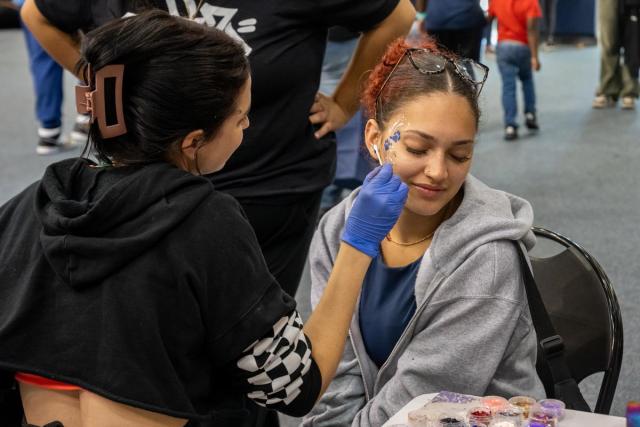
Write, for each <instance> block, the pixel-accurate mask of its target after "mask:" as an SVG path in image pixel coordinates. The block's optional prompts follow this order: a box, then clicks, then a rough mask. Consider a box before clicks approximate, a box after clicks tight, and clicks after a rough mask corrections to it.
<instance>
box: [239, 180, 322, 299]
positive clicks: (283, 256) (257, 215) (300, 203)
mask: <svg viewBox="0 0 640 427" xmlns="http://www.w3.org/2000/svg"><path fill="white" fill-rule="evenodd" d="M321 196H322V192H321V191H318V192H316V193H311V194H303V195H300V196H297V197H288V198H287V199H280V200H278V199H266V198H265V199H238V201H239V202H240V204H241V205H242V208H243V209H244V211H245V212H246V214H247V217H248V218H249V222H250V223H251V225H252V226H253V229H254V231H255V232H256V236H257V237H258V242H259V243H260V247H261V249H262V253H263V254H264V258H265V260H266V261H267V265H268V266H269V271H271V274H273V275H274V276H275V278H276V279H277V280H278V283H280V286H281V287H282V289H284V290H285V292H287V293H288V294H289V295H291V296H295V295H296V290H297V289H298V282H300V277H301V276H302V270H303V269H304V263H305V261H306V259H307V252H308V250H309V244H310V243H311V238H312V237H313V232H314V231H315V225H316V218H317V216H318V210H319V208H320V198H321Z"/></svg>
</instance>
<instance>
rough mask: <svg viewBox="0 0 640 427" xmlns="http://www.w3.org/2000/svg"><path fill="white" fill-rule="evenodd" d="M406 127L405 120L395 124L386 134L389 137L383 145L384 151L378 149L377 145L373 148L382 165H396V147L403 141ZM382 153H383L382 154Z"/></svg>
mask: <svg viewBox="0 0 640 427" xmlns="http://www.w3.org/2000/svg"><path fill="white" fill-rule="evenodd" d="M405 127H406V123H405V122H404V120H403V119H401V120H399V121H397V122H395V123H394V124H393V125H392V126H391V127H390V128H389V132H388V133H387V132H385V134H387V137H386V138H385V139H384V141H383V142H382V144H381V148H382V150H380V149H378V147H376V146H375V145H374V146H373V151H374V152H375V153H376V156H378V162H380V164H383V163H391V164H392V165H393V164H395V161H396V158H397V152H396V145H397V144H398V143H399V142H400V140H401V139H402V129H404V128H405ZM380 151H382V153H380ZM381 154H382V155H381Z"/></svg>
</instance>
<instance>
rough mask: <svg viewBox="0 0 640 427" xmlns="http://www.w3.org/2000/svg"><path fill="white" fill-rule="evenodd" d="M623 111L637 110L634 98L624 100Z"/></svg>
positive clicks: (629, 97) (628, 97)
mask: <svg viewBox="0 0 640 427" xmlns="http://www.w3.org/2000/svg"><path fill="white" fill-rule="evenodd" d="M621 108H622V109H623V110H635V109H636V100H635V98H634V97H632V96H625V97H623V98H622V106H621Z"/></svg>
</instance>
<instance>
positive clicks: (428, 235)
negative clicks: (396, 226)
mask: <svg viewBox="0 0 640 427" xmlns="http://www.w3.org/2000/svg"><path fill="white" fill-rule="evenodd" d="M450 216H451V203H449V204H447V210H446V211H445V212H444V218H443V220H442V221H445V220H446V219H448V218H449V217H450ZM441 223H442V222H441ZM439 226H440V224H438V227H439ZM438 227H436V228H435V230H433V231H432V232H431V233H429V234H427V235H426V236H424V237H423V238H422V239H420V240H416V241H415V242H411V243H404V242H396V241H395V240H393V239H392V238H391V231H389V232H388V233H387V240H388V241H389V242H391V243H395V244H396V245H399V246H413V245H417V244H418V243H422V242H424V241H425V240H427V239H430V238H431V237H433V235H434V234H435V233H436V230H437V229H438Z"/></svg>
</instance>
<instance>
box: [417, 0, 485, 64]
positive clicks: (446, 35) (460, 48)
mask: <svg viewBox="0 0 640 427" xmlns="http://www.w3.org/2000/svg"><path fill="white" fill-rule="evenodd" d="M416 9H417V10H424V11H425V12H426V17H425V19H424V21H423V30H424V31H425V32H426V33H428V34H429V35H430V36H432V37H434V38H435V39H436V40H437V41H438V43H440V44H441V45H443V46H445V47H446V48H447V49H449V50H450V51H452V52H455V53H456V54H458V55H460V56H462V57H465V58H471V59H473V60H474V61H479V60H480V46H481V44H482V38H483V36H484V31H485V27H486V25H487V22H486V20H485V17H484V12H483V10H482V7H481V6H480V1H479V0H418V1H417V2H416Z"/></svg>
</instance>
